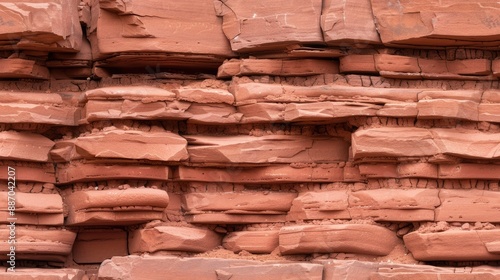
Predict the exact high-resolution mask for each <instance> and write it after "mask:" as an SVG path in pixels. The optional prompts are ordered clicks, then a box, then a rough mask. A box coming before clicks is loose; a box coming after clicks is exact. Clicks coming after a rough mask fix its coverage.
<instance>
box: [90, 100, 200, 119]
mask: <svg viewBox="0 0 500 280" xmlns="http://www.w3.org/2000/svg"><path fill="white" fill-rule="evenodd" d="M190 106H191V103H188V102H184V101H172V102H165V101H158V102H143V101H140V100H138V101H136V100H128V99H127V100H109V101H103V100H89V101H88V102H87V103H86V104H85V109H84V112H85V115H84V117H85V121H87V122H91V121H97V120H108V119H137V120H155V119H173V120H179V119H181V120H184V119H189V118H190V117H192V116H193V115H192V114H191V113H188V112H186V110H187V109H188V108H189V107H190Z"/></svg>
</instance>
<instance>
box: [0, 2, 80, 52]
mask: <svg viewBox="0 0 500 280" xmlns="http://www.w3.org/2000/svg"><path fill="white" fill-rule="evenodd" d="M77 7H78V1H76V0H70V1H63V0H51V1H39V0H29V1H23V2H22V3H21V2H17V1H2V2H1V3H0V16H1V18H2V23H3V24H2V31H1V33H0V42H1V43H0V44H1V45H10V48H12V49H23V50H34V51H59V52H68V51H69V52H77V51H79V50H80V46H81V44H82V30H81V27H80V22H79V18H78V8H77Z"/></svg>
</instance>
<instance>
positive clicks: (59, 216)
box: [0, 192, 64, 225]
mask: <svg viewBox="0 0 500 280" xmlns="http://www.w3.org/2000/svg"><path fill="white" fill-rule="evenodd" d="M9 198H10V196H9V195H8V193H7V192H0V205H2V206H0V217H1V218H4V219H2V220H3V221H5V222H4V223H7V224H8V223H9V222H8V219H7V218H8V217H9V215H8V214H9V213H10V211H9V210H8V206H9V205H10V204H9V203H8V202H10V201H11V199H9ZM15 202H16V204H15V209H16V210H15V218H16V219H17V220H16V223H17V224H27V225H62V224H63V223H64V217H63V201H62V198H61V196H60V195H59V194H44V193H23V192H16V194H15Z"/></svg>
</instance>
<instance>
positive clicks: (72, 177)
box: [56, 162, 170, 184]
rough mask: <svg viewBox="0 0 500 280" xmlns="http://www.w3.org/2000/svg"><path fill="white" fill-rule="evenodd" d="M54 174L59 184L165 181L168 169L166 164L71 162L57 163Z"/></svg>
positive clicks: (167, 176) (168, 172)
mask: <svg viewBox="0 0 500 280" xmlns="http://www.w3.org/2000/svg"><path fill="white" fill-rule="evenodd" d="M56 174H57V180H58V182H59V183H61V184H65V183H73V182H83V181H96V180H101V179H103V180H113V179H149V180H159V181H166V180H168V178H169V174H170V170H169V168H168V167H167V166H159V165H124V164H120V165H118V164H112V163H109V164H105V163H103V164H95V163H81V162H72V163H69V164H67V165H63V164H59V165H58V166H57V170H56Z"/></svg>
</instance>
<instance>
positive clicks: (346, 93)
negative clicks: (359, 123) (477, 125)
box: [233, 83, 422, 105]
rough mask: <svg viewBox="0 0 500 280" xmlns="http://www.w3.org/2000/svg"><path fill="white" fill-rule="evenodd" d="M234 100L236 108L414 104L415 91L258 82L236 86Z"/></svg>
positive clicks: (416, 90)
mask: <svg viewBox="0 0 500 280" xmlns="http://www.w3.org/2000/svg"><path fill="white" fill-rule="evenodd" d="M233 92H234V97H235V100H236V104H237V105H242V104H246V103H250V102H254V101H267V102H270V101H274V102H298V101H300V102H311V101H318V99H322V100H325V99H326V100H332V101H357V102H360V101H366V102H384V103H385V102H389V101H405V102H408V101H417V95H418V94H419V92H422V91H421V90H418V89H392V88H371V87H353V86H344V85H324V86H309V87H302V86H290V85H279V84H261V83H236V84H235V85H234V89H233Z"/></svg>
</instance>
